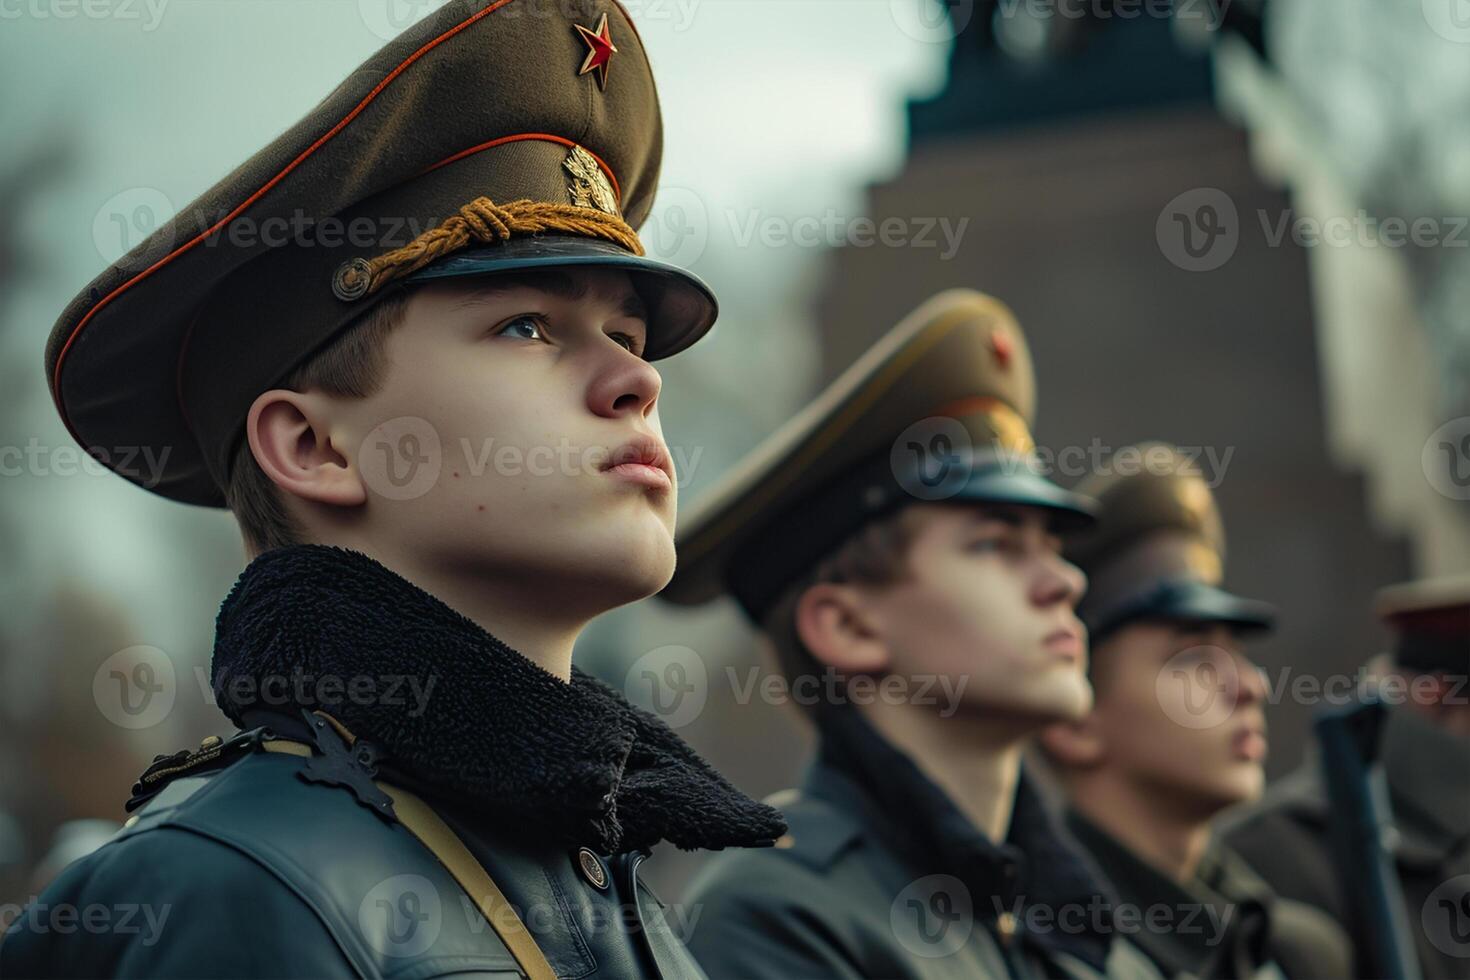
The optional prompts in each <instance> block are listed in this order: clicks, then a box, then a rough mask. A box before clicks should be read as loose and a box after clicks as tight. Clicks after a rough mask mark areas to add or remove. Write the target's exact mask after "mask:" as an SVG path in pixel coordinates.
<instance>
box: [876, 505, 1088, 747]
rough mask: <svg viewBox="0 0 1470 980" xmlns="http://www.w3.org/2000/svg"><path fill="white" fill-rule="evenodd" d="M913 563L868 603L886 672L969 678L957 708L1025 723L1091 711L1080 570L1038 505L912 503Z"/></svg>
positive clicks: (911, 550)
mask: <svg viewBox="0 0 1470 980" xmlns="http://www.w3.org/2000/svg"><path fill="white" fill-rule="evenodd" d="M914 506H915V507H916V508H917V509H918V511H919V512H920V513H919V514H918V515H917V517H918V521H917V526H916V528H915V530H914V536H913V538H912V544H911V548H910V551H909V564H910V573H911V574H910V575H909V576H908V577H907V578H905V579H901V580H900V581H898V582H897V583H895V584H892V585H887V586H884V587H883V588H882V589H881V590H877V591H876V592H875V593H874V596H873V598H872V603H871V606H870V611H871V613H872V615H873V617H874V621H875V623H876V624H877V626H878V629H879V630H880V631H881V634H882V637H883V640H884V643H885V645H886V647H887V649H888V653H889V673H894V674H898V675H900V676H904V677H907V678H919V679H922V678H923V677H925V676H942V677H948V678H951V679H955V680H958V679H960V678H964V679H965V685H964V688H963V695H962V697H961V703H960V705H959V710H960V711H962V712H966V713H977V712H982V713H985V714H986V715H988V716H990V717H992V718H996V719H1002V718H1004V717H1012V718H1015V719H1017V720H1018V721H1021V722H1022V723H1024V724H1033V723H1045V722H1046V721H1051V720H1056V719H1067V718H1075V717H1078V716H1080V715H1083V714H1085V713H1086V712H1087V710H1088V708H1089V707H1090V706H1091V703H1092V689H1091V686H1090V685H1089V684H1088V681H1087V676H1086V668H1087V644H1086V639H1085V635H1086V634H1085V632H1084V630H1083V627H1082V624H1081V623H1080V622H1079V621H1078V619H1077V617H1076V616H1075V615H1074V613H1073V608H1074V607H1075V606H1076V604H1077V600H1078V599H1079V598H1080V597H1081V595H1082V592H1083V589H1084V588H1085V585H1086V578H1085V577H1084V576H1083V574H1082V572H1081V571H1080V570H1079V569H1077V568H1076V567H1075V566H1073V565H1071V564H1069V563H1068V562H1066V561H1064V560H1063V559H1062V557H1061V555H1060V554H1059V551H1060V542H1059V541H1058V539H1057V538H1056V537H1055V536H1054V535H1053V534H1052V533H1050V531H1049V530H1048V526H1047V521H1046V518H1045V516H1044V512H1043V511H1040V510H1038V509H1036V508H1026V507H999V506H974V505H953V504H916V505H914Z"/></svg>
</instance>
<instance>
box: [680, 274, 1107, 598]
mask: <svg viewBox="0 0 1470 980" xmlns="http://www.w3.org/2000/svg"><path fill="white" fill-rule="evenodd" d="M1035 410H1036V380H1035V375H1034V373H1033V370H1032V365H1031V354H1030V351H1029V350H1028V349H1027V346H1026V338H1025V336H1024V335H1023V334H1022V333H1021V328H1020V326H1019V325H1018V324H1017V323H1016V318H1015V317H1014V316H1013V315H1012V314H1011V311H1010V310H1009V309H1007V308H1006V306H1005V305H1004V304H1002V303H1000V302H999V301H998V300H995V299H992V298H991V297H989V296H986V295H983V294H981V293H978V292H974V291H972V290H953V291H950V292H945V293H941V294H939V295H938V296H935V297H934V298H933V299H931V300H929V301H928V302H927V303H925V304H924V305H923V306H921V307H919V308H918V309H917V310H915V311H914V312H913V313H911V314H910V315H909V316H908V317H907V318H905V319H904V320H903V322H901V323H900V324H899V325H898V326H896V327H894V328H893V329H892V330H891V331H890V332H889V333H888V334H887V335H886V336H885V337H883V339H882V340H880V341H879V342H878V343H877V344H876V345H875V346H874V347H873V348H872V349H871V350H869V351H868V352H867V353H866V354H864V355H863V356H862V357H861V358H859V359H858V361H857V362H856V363H854V364H853V365H852V366H851V367H850V368H848V369H847V370H846V371H845V372H844V373H843V374H842V375H841V376H840V377H839V378H838V379H837V380H836V381H834V382H833V383H832V384H831V385H830V386H829V387H828V388H827V389H826V390H825V391H823V392H822V393H821V394H820V395H818V396H817V398H816V400H815V401H813V402H812V403H811V404H810V405H808V406H807V407H806V408H805V409H804V410H803V411H802V412H801V413H800V414H798V415H797V416H796V417H795V418H793V419H792V420H791V421H790V422H789V423H787V424H786V425H785V426H783V427H782V428H781V429H779V430H778V431H777V432H776V433H775V434H774V435H772V436H771V437H770V438H768V439H766V440H765V441H764V442H763V443H762V444H761V445H760V446H758V447H757V448H756V449H755V450H754V451H753V452H751V453H750V455H749V456H748V457H746V458H745V459H744V460H743V461H742V462H740V463H739V464H738V465H736V466H735V467H734V469H733V470H731V472H730V473H728V474H727V475H726V476H725V477H724V478H723V479H722V480H721V481H720V483H719V484H717V485H716V486H715V487H714V488H713V489H712V490H711V491H710V492H709V493H708V494H707V495H705V497H704V498H703V499H702V500H700V501H698V502H696V504H695V506H694V508H693V510H692V512H691V513H690V514H688V515H687V516H686V517H685V518H684V519H683V520H681V521H680V533H679V535H678V551H679V564H678V568H677V570H676V571H675V573H674V578H673V580H672V581H671V582H670V583H669V585H668V587H667V588H665V589H664V591H663V592H662V593H661V595H662V596H663V598H665V599H668V600H669V601H672V602H676V603H680V604H695V603H700V602H705V601H707V600H710V599H713V598H715V597H716V596H718V595H720V594H721V593H722V592H725V591H729V592H730V593H732V594H733V595H734V596H735V598H736V599H737V600H738V601H739V603H740V605H741V607H742V608H743V609H744V610H745V612H746V613H747V614H748V615H749V616H750V617H751V618H752V619H754V620H756V621H760V620H761V618H762V617H763V616H764V615H765V613H766V611H767V610H769V609H770V607H771V605H772V604H773V603H774V602H775V601H776V600H777V599H778V598H780V596H781V595H782V594H783V593H784V592H785V591H786V590H787V588H788V587H790V585H791V584H792V583H794V582H795V581H796V580H797V579H799V578H800V577H801V576H802V575H803V574H805V573H807V572H808V570H810V569H811V568H813V567H814V566H815V564H816V563H817V562H818V561H819V560H820V559H822V558H823V557H825V556H826V555H828V554H829V553H831V552H832V551H833V550H834V549H835V548H836V547H837V546H838V545H839V544H841V543H842V542H843V541H844V540H845V539H847V538H848V537H849V536H850V535H851V534H853V532H855V531H857V530H858V529H859V528H861V527H862V526H863V525H864V524H866V523H868V522H870V521H873V520H876V519H878V518H880V517H883V516H884V515H887V514H889V513H891V512H893V511H896V510H897V509H899V508H900V507H902V506H903V505H905V504H908V503H914V502H920V501H946V502H952V503H958V502H967V501H978V502H986V503H1006V504H1020V505H1026V506H1031V507H1039V508H1044V509H1045V510H1047V511H1048V512H1049V513H1050V514H1051V515H1052V517H1053V518H1054V523H1055V524H1056V525H1058V526H1059V527H1060V528H1061V529H1063V530H1070V529H1072V528H1075V527H1079V526H1084V525H1086V524H1089V523H1090V522H1091V510H1092V506H1091V501H1088V500H1086V499H1084V498H1081V497H1078V496H1077V495H1075V494H1072V493H1069V492H1067V491H1066V490H1063V489H1062V488H1061V487H1059V486H1057V485H1056V484H1054V483H1052V482H1051V481H1050V480H1048V479H1046V478H1045V477H1044V476H1042V475H1041V474H1040V468H1039V466H1038V465H1037V462H1036V458H1035V445H1034V443H1033V442H1032V438H1031V425H1032V420H1033V418H1034V415H1035Z"/></svg>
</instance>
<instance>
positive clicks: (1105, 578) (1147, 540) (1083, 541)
mask: <svg viewBox="0 0 1470 980" xmlns="http://www.w3.org/2000/svg"><path fill="white" fill-rule="evenodd" d="M1123 453H1128V454H1129V455H1131V456H1136V457H1137V458H1138V459H1139V461H1140V464H1141V465H1140V467H1139V468H1138V469H1137V471H1136V472H1134V471H1132V470H1133V468H1132V467H1129V470H1130V472H1126V473H1125V472H1120V471H1119V469H1118V468H1117V467H1116V466H1115V467H1114V469H1113V471H1112V472H1107V473H1100V474H1094V475H1093V476H1091V477H1089V478H1088V479H1086V480H1084V481H1083V482H1082V483H1080V484H1078V486H1077V488H1076V489H1077V492H1078V493H1081V494H1085V495H1087V496H1089V497H1093V498H1095V499H1096V500H1097V502H1098V508H1099V509H1098V514H1097V518H1098V522H1097V526H1096V527H1095V528H1093V529H1092V530H1091V531H1089V532H1086V533H1083V534H1079V535H1077V536H1076V537H1074V538H1072V539H1071V540H1069V541H1068V542H1067V543H1066V544H1065V546H1064V551H1065V554H1066V556H1067V558H1068V559H1069V560H1071V561H1072V562H1073V563H1074V564H1076V565H1077V566H1078V567H1079V568H1081V569H1082V570H1083V571H1084V572H1086V573H1087V578H1088V587H1087V594H1086V595H1084V596H1083V597H1082V602H1081V603H1079V605H1078V608H1077V612H1078V615H1080V616H1081V617H1082V620H1083V622H1085V623H1086V624H1087V628H1088V631H1089V633H1090V634H1091V636H1092V639H1093V641H1094V642H1096V641H1097V640H1099V639H1101V638H1102V637H1104V636H1106V635H1107V634H1109V633H1111V632H1113V631H1114V630H1116V629H1119V628H1120V627H1122V626H1126V625H1128V624H1129V623H1132V622H1136V621H1138V620H1142V619H1163V620H1171V621H1178V622H1201V623H1224V624H1225V625H1227V626H1231V627H1234V628H1235V629H1237V630H1239V631H1241V632H1256V631H1261V630H1265V629H1269V628H1270V627H1271V626H1272V625H1274V622H1275V613H1274V610H1273V609H1272V607H1271V606H1269V605H1267V604H1266V603H1263V602H1259V601H1256V600H1253V599H1242V598H1240V597H1239V596H1236V595H1232V594H1231V593H1229V592H1227V591H1225V590H1224V589H1222V588H1220V583H1221V581H1222V579H1223V578H1224V566H1225V525H1224V522H1223V521H1222V520H1221V519H1220V510H1219V507H1218V506H1217V505H1216V503H1215V495H1214V494H1213V493H1212V492H1211V491H1210V487H1209V484H1208V483H1206V482H1205V479H1204V476H1203V475H1202V474H1201V473H1200V471H1199V469H1198V468H1197V467H1195V466H1194V465H1193V464H1191V463H1190V462H1189V461H1188V460H1187V459H1186V458H1185V457H1184V456H1183V455H1182V454H1181V453H1180V452H1179V451H1178V450H1177V449H1175V448H1174V447H1173V446H1169V445H1166V444H1164V443H1144V444H1142V445H1138V446H1133V447H1130V448H1129V449H1127V450H1120V451H1119V453H1118V454H1115V455H1114V457H1113V459H1114V461H1115V463H1116V462H1117V461H1118V460H1119V459H1120V457H1121V455H1122V454H1123Z"/></svg>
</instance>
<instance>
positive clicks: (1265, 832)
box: [1223, 708, 1470, 980]
mask: <svg viewBox="0 0 1470 980" xmlns="http://www.w3.org/2000/svg"><path fill="white" fill-rule="evenodd" d="M1382 760H1383V765H1384V769H1385V772H1386V774H1387V779H1388V787H1389V797H1390V802H1391V804H1392V807H1393V813H1394V822H1395V825H1396V827H1397V830H1398V834H1397V835H1396V837H1395V839H1394V841H1393V845H1392V849H1393V854H1394V858H1395V863H1396V864H1397V866H1398V872H1399V881H1400V883H1401V885H1402V887H1403V892H1404V900H1405V903H1406V906H1407V908H1406V913H1407V919H1408V923H1409V927H1410V929H1411V930H1412V931H1413V932H1414V939H1415V945H1416V947H1417V951H1418V954H1419V962H1420V965H1421V968H1422V969H1423V972H1424V976H1425V978H1426V980H1463V978H1464V977H1470V740H1467V739H1464V738H1459V737H1457V736H1455V735H1452V734H1449V733H1447V732H1444V731H1442V730H1440V729H1439V728H1437V727H1436V726H1434V725H1433V724H1431V723H1429V722H1428V721H1426V720H1424V719H1423V718H1420V717H1419V716H1418V715H1416V714H1414V713H1413V712H1412V711H1411V710H1408V709H1406V708H1394V709H1392V710H1391V711H1390V713H1389V718H1388V722H1387V725H1386V728H1385V731H1384V734H1383V746H1382ZM1328 815H1329V810H1328V805H1327V796H1326V791H1325V790H1324V788H1323V786H1322V780H1321V776H1320V775H1319V773H1318V770H1317V763H1316V761H1315V760H1313V759H1309V760H1308V761H1307V763H1306V764H1305V765H1303V766H1302V767H1301V769H1299V770H1298V771H1297V772H1295V773H1293V774H1291V775H1290V776H1287V777H1286V778H1284V779H1282V780H1281V781H1280V782H1279V783H1277V784H1275V785H1274V786H1272V787H1270V788H1269V789H1268V790H1267V791H1266V795H1265V797H1264V798H1263V799H1262V801H1261V803H1260V804H1259V805H1257V806H1254V807H1252V808H1250V809H1249V810H1248V811H1245V812H1244V813H1242V814H1240V815H1239V816H1237V817H1234V818H1232V819H1231V821H1230V823H1229V825H1228V826H1227V827H1226V828H1225V829H1224V831H1223V833H1224V837H1225V840H1226V841H1227V842H1228V843H1229V844H1230V845H1231V846H1232V847H1233V848H1234V849H1235V850H1236V851H1237V852H1238V853H1239V854H1240V855H1241V856H1242V857H1243V858H1245V859H1246V860H1247V861H1248V862H1250V864H1251V865H1252V866H1253V867H1254V869H1255V870H1256V871H1257V872H1258V873H1259V874H1260V875H1261V876H1262V877H1263V878H1265V879H1266V880H1267V881H1268V882H1269V883H1270V884H1271V886H1272V887H1273V888H1274V889H1275V890H1276V891H1277V893H1278V894H1280V895H1283V896H1287V897H1290V898H1293V899H1296V900H1298V901H1302V902H1306V903H1309V904H1311V905H1313V906H1316V907H1317V908H1319V909H1323V910H1325V911H1326V912H1328V913H1329V914H1330V915H1332V916H1333V918H1335V919H1336V920H1337V921H1338V922H1340V923H1342V924H1343V925H1344V927H1345V928H1346V929H1347V931H1348V932H1349V934H1350V935H1352V936H1354V937H1357V936H1358V935H1359V932H1358V931H1357V929H1356V927H1355V926H1354V924H1353V923H1352V922H1351V921H1350V911H1349V909H1348V906H1347V905H1346V903H1345V902H1344V897H1343V894H1342V888H1341V886H1340V884H1339V882H1338V879H1337V876H1336V873H1335V872H1334V870H1333V865H1334V861H1333V858H1332V855H1331V852H1330V845H1329V843H1328ZM1363 963H1364V957H1363V950H1362V948H1361V946H1357V947H1355V950H1354V966H1353V970H1352V973H1351V975H1352V976H1366V975H1367V967H1366V966H1364V965H1363Z"/></svg>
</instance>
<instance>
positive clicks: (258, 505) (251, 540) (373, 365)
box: [225, 290, 411, 553]
mask: <svg viewBox="0 0 1470 980" xmlns="http://www.w3.org/2000/svg"><path fill="white" fill-rule="evenodd" d="M410 294H411V290H402V291H399V292H397V293H394V294H393V295H392V296H389V297H387V298H385V299H384V300H383V301H382V302H380V303H378V304H377V305H376V306H374V307H373V308H372V309H370V310H368V311H367V312H366V313H364V314H363V315H362V316H360V317H358V318H357V319H356V320H354V321H353V322H352V323H350V324H348V325H347V327H345V328H344V329H343V330H342V331H341V332H340V333H338V334H337V335H336V337H334V338H333V339H332V340H331V341H330V342H329V343H328V344H327V346H325V347H323V348H322V349H321V350H319V351H317V352H316V353H315V354H313V355H311V357H310V358H308V359H307V360H306V361H304V362H303V363H301V364H298V365H297V366H296V367H295V368H293V369H292V370H291V373H290V374H288V375H287V376H286V377H285V378H284V379H282V381H281V383H280V384H278V385H276V386H275V387H278V388H286V389H289V390H291V391H301V392H305V391H312V390H320V391H324V392H326V393H327V394H329V395H335V396H337V397H341V398H366V397H368V396H369V395H371V394H373V393H374V392H376V391H377V390H378V388H379V386H380V385H382V383H383V376H384V374H385V373H386V371H387V366H388V365H387V355H386V351H387V340H388V336H389V334H391V333H392V332H393V331H394V329H396V328H397V327H398V326H400V325H401V324H402V323H403V315H404V311H405V308H406V307H407V305H408V297H409V295H410ZM225 503H226V505H227V506H228V507H229V508H230V510H231V511H232V512H233V513H234V515H235V520H236V521H237V522H238V523H239V525H240V533H241V535H243V536H244V538H245V544H246V546H247V548H249V549H250V550H251V551H253V552H255V553H260V552H263V551H270V550H271V549H273V548H283V547H285V546H287V545H292V544H302V543H304V535H305V530H304V529H303V528H302V527H301V525H300V524H299V523H298V522H297V521H296V520H295V519H293V518H292V517H291V514H290V513H289V512H288V511H287V510H286V505H285V502H284V501H283V500H282V499H281V492H280V489H279V488H278V487H277V486H276V485H275V484H274V483H273V482H271V478H270V477H268V476H266V475H265V471H264V470H262V469H261V468H260V464H259V463H258V462H256V460H255V454H254V453H252V452H251V451H250V440H249V439H247V438H245V436H244V434H243V433H242V434H241V436H240V443H239V445H237V446H236V447H235V452H234V456H233V457H232V459H231V463H230V476H229V480H228V481H227V483H226V485H225Z"/></svg>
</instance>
